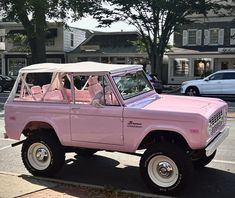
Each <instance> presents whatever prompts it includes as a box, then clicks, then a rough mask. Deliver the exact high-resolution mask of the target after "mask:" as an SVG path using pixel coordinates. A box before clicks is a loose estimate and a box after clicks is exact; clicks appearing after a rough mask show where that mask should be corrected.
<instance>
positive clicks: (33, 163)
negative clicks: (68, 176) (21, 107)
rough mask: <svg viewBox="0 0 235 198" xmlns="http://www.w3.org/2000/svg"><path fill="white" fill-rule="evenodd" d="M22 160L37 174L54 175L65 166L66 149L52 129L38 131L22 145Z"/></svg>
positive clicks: (43, 175)
mask: <svg viewBox="0 0 235 198" xmlns="http://www.w3.org/2000/svg"><path fill="white" fill-rule="evenodd" d="M21 157H22V161H23V163H24V165H25V168H26V169H27V170H28V171H29V172H30V173H32V175H35V176H41V177H49V176H54V175H55V174H56V173H57V172H59V170H60V169H61V168H62V167H63V165H64V161H65V151H64V149H63V147H62V146H61V144H60V142H59V140H58V138H57V136H56V135H55V134H54V133H52V132H51V131H39V132H38V131H36V132H34V133H33V134H32V135H30V136H29V137H28V138H27V139H26V140H25V142H24V143H23V145H22V149H21Z"/></svg>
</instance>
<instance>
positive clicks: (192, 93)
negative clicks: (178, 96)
mask: <svg viewBox="0 0 235 198" xmlns="http://www.w3.org/2000/svg"><path fill="white" fill-rule="evenodd" d="M185 95H186V96H200V92H199V90H198V88H197V87H188V88H187V89H186V91H185Z"/></svg>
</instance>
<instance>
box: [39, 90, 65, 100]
mask: <svg viewBox="0 0 235 198" xmlns="http://www.w3.org/2000/svg"><path fill="white" fill-rule="evenodd" d="M44 100H45V101H64V98H63V95H62V93H61V91H60V90H54V91H50V92H47V93H46V95H45V97H44Z"/></svg>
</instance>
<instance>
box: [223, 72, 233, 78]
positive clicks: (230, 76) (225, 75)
mask: <svg viewBox="0 0 235 198" xmlns="http://www.w3.org/2000/svg"><path fill="white" fill-rule="evenodd" d="M223 79H226V80H235V72H234V73H232V72H231V73H224V77H223Z"/></svg>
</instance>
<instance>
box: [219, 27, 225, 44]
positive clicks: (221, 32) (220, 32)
mask: <svg viewBox="0 0 235 198" xmlns="http://www.w3.org/2000/svg"><path fill="white" fill-rule="evenodd" d="M218 43H219V45H223V44H224V29H220V30H219V42H218Z"/></svg>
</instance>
